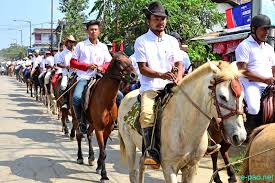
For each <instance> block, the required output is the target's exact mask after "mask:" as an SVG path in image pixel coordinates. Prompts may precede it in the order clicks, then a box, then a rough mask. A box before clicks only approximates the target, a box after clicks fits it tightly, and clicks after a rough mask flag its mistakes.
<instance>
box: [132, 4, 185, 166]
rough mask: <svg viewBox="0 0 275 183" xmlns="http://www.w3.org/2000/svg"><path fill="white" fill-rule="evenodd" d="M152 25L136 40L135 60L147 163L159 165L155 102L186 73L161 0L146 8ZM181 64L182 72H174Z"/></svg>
mask: <svg viewBox="0 0 275 183" xmlns="http://www.w3.org/2000/svg"><path fill="white" fill-rule="evenodd" d="M144 13H145V15H146V19H147V20H146V21H147V24H148V25H149V30H148V32H147V33H145V34H143V35H141V36H140V37H138V38H137V40H136V41H135V45H134V49H135V53H134V54H135V59H136V62H137V63H138V67H139V71H140V75H139V77H140V84H141V87H140V91H141V113H140V125H141V128H142V136H143V142H144V145H145V149H146V150H145V152H144V164H145V165H151V166H152V167H153V168H159V165H160V157H159V150H158V149H156V148H154V149H153V148H150V147H151V138H152V130H153V126H154V117H155V115H154V104H155V97H156V96H157V95H158V93H159V90H163V89H164V87H165V86H166V84H168V83H171V82H174V83H178V82H179V80H180V79H181V76H182V62H181V57H180V54H179V53H180V49H179V45H178V42H177V40H176V39H175V38H174V37H172V36H170V35H168V34H165V31H164V29H165V27H166V23H167V16H168V12H167V11H166V10H165V9H164V7H163V6H162V5H161V4H160V3H159V2H153V3H151V4H149V6H148V8H146V9H144ZM173 67H177V69H178V72H177V73H176V74H175V73H173V72H172V68H173Z"/></svg>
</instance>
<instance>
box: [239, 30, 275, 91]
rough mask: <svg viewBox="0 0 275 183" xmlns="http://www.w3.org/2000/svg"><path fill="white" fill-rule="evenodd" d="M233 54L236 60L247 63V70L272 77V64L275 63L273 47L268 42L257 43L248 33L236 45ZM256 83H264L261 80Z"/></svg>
mask: <svg viewBox="0 0 275 183" xmlns="http://www.w3.org/2000/svg"><path fill="white" fill-rule="evenodd" d="M235 54H236V60H237V62H245V63H247V69H248V71H251V72H254V73H256V74H257V75H259V76H262V77H266V78H269V77H273V73H272V66H274V65H275V53H274V48H273V47H272V46H270V45H269V44H267V43H261V44H260V45H259V44H258V43H257V42H256V41H255V40H254V38H253V37H252V36H251V35H250V36H249V37H248V38H247V39H245V40H243V41H242V42H241V43H240V44H239V45H238V47H237V48H236V50H235ZM256 83H258V84H259V85H262V86H264V85H266V84H265V83H261V82H256Z"/></svg>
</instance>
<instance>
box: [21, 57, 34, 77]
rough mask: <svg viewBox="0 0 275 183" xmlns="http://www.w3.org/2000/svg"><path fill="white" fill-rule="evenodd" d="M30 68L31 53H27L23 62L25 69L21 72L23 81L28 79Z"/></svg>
mask: <svg viewBox="0 0 275 183" xmlns="http://www.w3.org/2000/svg"><path fill="white" fill-rule="evenodd" d="M31 68H32V53H29V55H28V59H27V60H26V62H25V69H24V71H23V75H24V78H25V79H28V78H29V77H30V70H31Z"/></svg>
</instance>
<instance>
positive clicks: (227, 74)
mask: <svg viewBox="0 0 275 183" xmlns="http://www.w3.org/2000/svg"><path fill="white" fill-rule="evenodd" d="M212 63H214V64H215V65H216V66H217V67H218V68H219V69H220V72H219V73H217V74H216V75H215V78H216V79H218V80H219V79H221V80H232V79H234V78H238V77H239V76H240V72H239V71H238V68H237V66H235V65H233V64H230V63H229V62H226V61H212ZM209 72H211V68H210V65H209V63H207V62H206V63H204V64H203V65H201V66H200V67H198V68H197V69H195V70H194V71H193V72H191V73H190V74H188V75H187V76H185V77H184V78H183V79H182V80H181V81H180V83H179V85H180V86H181V85H184V84H186V83H189V82H191V81H194V80H195V79H196V78H200V77H201V76H202V75H205V74H206V73H209Z"/></svg>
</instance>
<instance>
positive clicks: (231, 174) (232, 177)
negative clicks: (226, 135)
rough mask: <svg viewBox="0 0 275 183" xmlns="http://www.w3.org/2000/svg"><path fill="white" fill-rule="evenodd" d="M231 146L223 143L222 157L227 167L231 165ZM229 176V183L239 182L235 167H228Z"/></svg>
mask: <svg viewBox="0 0 275 183" xmlns="http://www.w3.org/2000/svg"><path fill="white" fill-rule="evenodd" d="M230 146H231V145H230V144H228V143H226V142H225V141H224V140H223V141H222V142H221V150H220V151H221V155H222V158H223V160H224V163H225V165H228V164H229V155H228V149H229V148H230ZM227 175H228V176H229V179H228V182H229V183H235V182H237V178H236V175H235V171H234V168H233V166H229V167H227Z"/></svg>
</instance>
